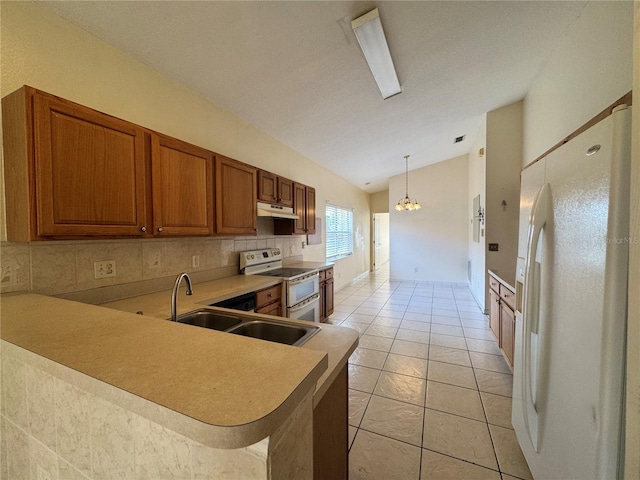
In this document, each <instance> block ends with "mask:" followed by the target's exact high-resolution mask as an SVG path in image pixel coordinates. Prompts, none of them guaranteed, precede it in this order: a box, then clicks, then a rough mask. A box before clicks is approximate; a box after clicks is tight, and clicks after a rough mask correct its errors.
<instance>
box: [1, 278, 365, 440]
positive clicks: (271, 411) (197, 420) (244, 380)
mask: <svg viewBox="0 0 640 480" xmlns="http://www.w3.org/2000/svg"><path fill="white" fill-rule="evenodd" d="M277 283H279V280H278V279H271V278H269V277H257V276H244V275H238V276H234V277H229V278H226V279H220V280H214V281H211V282H203V283H201V284H194V285H193V289H194V295H193V296H190V297H188V296H186V295H184V287H182V288H181V292H180V297H179V300H178V313H181V312H187V311H190V310H194V309H196V308H200V307H202V306H203V305H202V303H200V302H204V303H206V302H207V301H209V300H213V301H220V300H223V299H225V298H230V297H232V296H235V295H239V294H242V293H246V292H250V291H255V290H259V289H261V288H266V287H268V286H271V285H274V284H277ZM170 295H171V292H170V291H165V292H158V293H153V294H149V295H143V296H140V297H135V298H131V299H127V300H121V301H118V302H110V303H109V304H105V305H103V306H95V305H87V304H83V303H78V302H73V301H69V300H62V299H57V298H53V297H48V296H43V295H37V294H15V295H4V296H2V299H1V304H0V308H1V317H0V321H1V325H0V334H1V337H2V339H3V340H5V341H7V342H9V343H12V344H14V345H17V346H19V347H21V348H23V349H25V350H28V351H30V352H33V353H35V354H37V355H40V356H42V357H44V358H47V359H49V360H52V361H53V362H56V363H57V364H60V365H63V366H65V367H68V368H70V369H72V370H74V371H77V372H80V373H83V374H86V375H88V376H89V377H91V378H93V379H96V380H98V381H100V382H104V383H106V384H108V385H111V386H113V387H116V388H117V389H120V390H122V391H124V392H128V393H129V394H131V395H132V396H133V397H134V399H135V400H139V399H142V401H146V402H152V403H153V404H154V405H157V406H160V407H163V408H164V409H168V410H169V411H170V412H171V414H172V415H173V417H171V415H167V414H165V413H162V412H161V413H159V414H158V415H159V416H160V418H158V419H156V421H157V422H158V423H161V424H162V423H163V420H167V418H169V417H171V418H169V419H170V420H171V422H170V423H171V425H170V427H171V428H173V429H174V430H177V431H179V432H180V433H182V434H184V435H187V436H189V437H190V438H193V439H194V440H197V441H199V442H201V443H203V444H205V445H209V446H212V447H216V448H239V447H243V446H247V445H251V444H253V443H256V442H257V441H260V440H262V439H263V438H265V437H267V436H268V435H270V434H272V433H273V432H274V431H275V430H276V429H277V427H278V426H279V425H280V424H281V423H282V422H283V421H284V419H286V418H287V416H288V415H289V414H290V413H291V412H292V411H293V409H294V408H295V406H296V405H297V404H298V403H299V401H300V400H301V399H302V397H303V395H304V394H305V392H307V391H308V390H309V389H313V387H314V384H315V393H314V406H315V405H316V404H317V402H318V401H319V400H320V399H321V398H322V395H324V393H325V391H326V389H327V388H328V387H329V386H330V385H331V383H332V382H333V379H335V377H336V376H337V374H338V373H339V371H340V368H341V367H342V366H344V365H345V364H346V362H347V360H348V358H349V356H350V355H351V353H352V352H353V350H354V349H355V347H356V345H357V341H358V334H357V332H356V331H354V330H352V329H348V328H343V327H336V326H332V325H325V324H321V325H320V326H321V331H320V332H319V333H317V334H316V335H315V336H313V337H312V338H311V339H310V340H309V341H308V342H307V343H306V344H305V345H303V346H302V347H290V346H286V345H280V344H277V343H272V342H267V341H262V340H256V339H253V338H246V337H242V336H239V335H232V334H228V333H225V332H217V331H214V330H208V329H204V328H197V327H192V326H189V325H183V324H179V323H174V322H170V321H167V320H166V319H167V318H168V317H169V309H170V307H169V305H170ZM105 307H109V308H105ZM139 310H142V311H143V312H144V315H135V314H132V313H131V312H137V311H139ZM220 310H223V311H224V310H226V309H220ZM250 315H254V316H256V317H268V316H265V315H258V314H250ZM289 321H291V322H296V321H294V320H289ZM302 323H306V322H302ZM133 403H135V402H133ZM138 403H139V402H138ZM156 410H158V409H156ZM160 410H163V409H162V408H161V409H160ZM152 420H153V418H152Z"/></svg>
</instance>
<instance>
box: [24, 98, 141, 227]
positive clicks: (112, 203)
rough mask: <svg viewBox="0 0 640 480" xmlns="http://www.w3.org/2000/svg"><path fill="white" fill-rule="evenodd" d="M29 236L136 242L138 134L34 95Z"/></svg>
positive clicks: (93, 113)
mask: <svg viewBox="0 0 640 480" xmlns="http://www.w3.org/2000/svg"><path fill="white" fill-rule="evenodd" d="M33 108H34V135H35V138H34V146H35V151H34V155H35V184H36V201H37V214H36V217H37V235H43V236H56V235H79V236H86V235H92V236H93V235H95V236H102V235H113V236H122V235H143V234H144V230H145V228H144V227H145V221H146V217H145V152H144V150H145V149H144V137H145V132H144V130H143V129H142V128H140V127H137V126H136V125H132V124H130V123H128V122H125V121H123V120H118V119H116V118H113V117H110V116H108V115H105V114H102V113H99V112H96V111H94V110H91V109H89V108H86V107H81V106H80V105H75V104H73V103H71V102H66V101H64V100H62V99H57V98H55V97H50V96H48V95H42V94H39V93H35V95H34V97H33Z"/></svg>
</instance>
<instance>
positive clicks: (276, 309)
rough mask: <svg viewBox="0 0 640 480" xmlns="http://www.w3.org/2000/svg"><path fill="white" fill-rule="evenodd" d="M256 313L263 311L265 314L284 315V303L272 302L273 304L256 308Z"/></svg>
mask: <svg viewBox="0 0 640 480" xmlns="http://www.w3.org/2000/svg"><path fill="white" fill-rule="evenodd" d="M256 313H263V314H264V315H274V316H276V317H281V316H282V305H281V304H280V302H277V303H272V304H271V305H267V306H264V307H262V308H259V309H258V310H256Z"/></svg>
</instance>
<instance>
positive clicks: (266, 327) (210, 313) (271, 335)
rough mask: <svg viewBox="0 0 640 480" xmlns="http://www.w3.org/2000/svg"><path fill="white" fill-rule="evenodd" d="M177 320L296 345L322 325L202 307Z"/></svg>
mask: <svg viewBox="0 0 640 480" xmlns="http://www.w3.org/2000/svg"><path fill="white" fill-rule="evenodd" d="M176 321H177V322H179V323H184V324H187V325H194V326H196V327H203V328H209V329H212V330H218V331H221V332H228V333H233V334H235V335H242V336H245V337H252V338H259V339H261V340H268V341H270V342H277V343H283V344H285V345H293V346H300V345H302V344H303V343H305V342H306V341H307V340H309V339H310V338H311V337H312V336H313V335H314V334H316V333H317V332H318V331H319V330H320V327H317V326H315V325H299V324H293V323H288V322H278V321H277V320H263V319H260V320H256V319H253V318H249V317H242V316H236V315H233V314H227V313H222V312H219V311H216V310H211V309H208V308H200V309H198V310H194V311H192V312H188V313H185V314H182V315H180V316H178V317H177V319H176Z"/></svg>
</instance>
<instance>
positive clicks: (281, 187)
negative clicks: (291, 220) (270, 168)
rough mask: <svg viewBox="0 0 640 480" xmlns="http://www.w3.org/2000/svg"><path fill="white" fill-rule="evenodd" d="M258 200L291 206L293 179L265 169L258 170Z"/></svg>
mask: <svg viewBox="0 0 640 480" xmlns="http://www.w3.org/2000/svg"><path fill="white" fill-rule="evenodd" d="M258 201H260V202H265V203H269V204H275V205H282V206H283V207H293V181H292V180H289V179H288V178H284V177H280V176H278V175H276V174H274V173H271V172H267V171H265V170H258Z"/></svg>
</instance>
